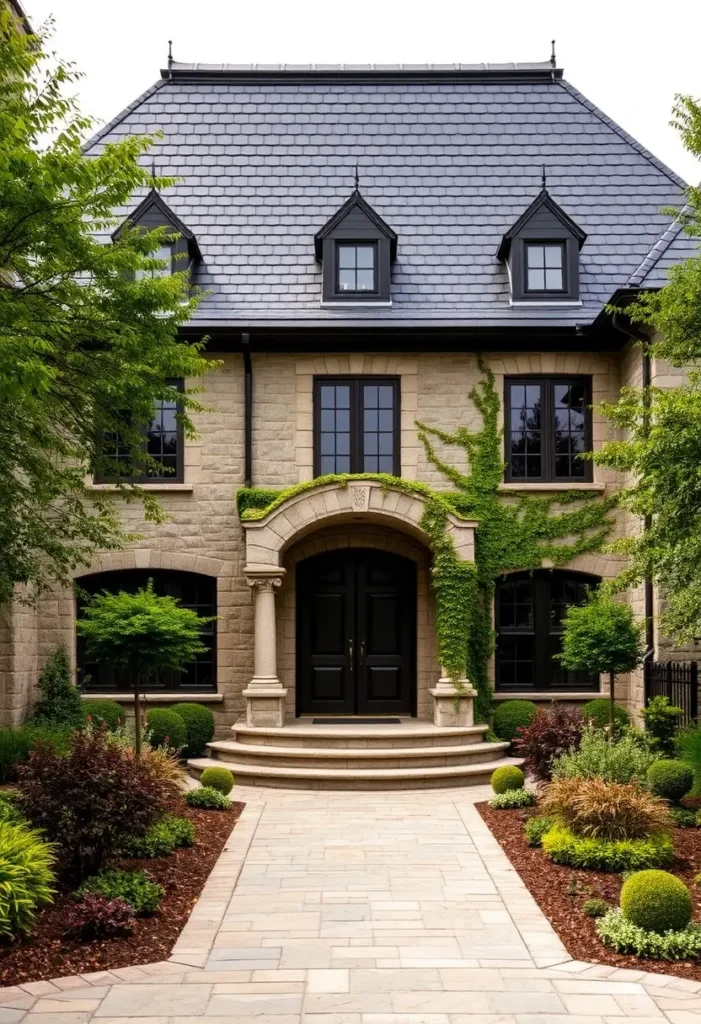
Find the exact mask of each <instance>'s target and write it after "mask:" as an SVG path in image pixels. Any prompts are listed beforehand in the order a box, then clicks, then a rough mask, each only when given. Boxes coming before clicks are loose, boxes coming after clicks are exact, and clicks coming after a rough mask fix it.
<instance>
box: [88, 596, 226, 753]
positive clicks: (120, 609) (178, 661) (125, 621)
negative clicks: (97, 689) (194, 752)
mask: <svg viewBox="0 0 701 1024" xmlns="http://www.w3.org/2000/svg"><path fill="white" fill-rule="evenodd" d="M83 615H84V618H82V619H79V620H78V622H77V623H76V626H77V630H78V632H79V633H80V634H81V636H83V637H85V640H86V645H87V653H88V656H89V657H90V658H92V659H93V660H95V661H98V662H100V661H105V662H110V663H111V664H113V665H124V666H125V667H127V668H128V669H129V672H130V675H131V678H132V683H133V688H134V732H135V753H136V757H137V758H138V757H140V754H141V714H140V708H139V700H140V696H139V695H140V691H141V688H142V686H143V683H145V682H146V681H147V680H149V679H150V678H152V677H153V676H154V675H155V673H156V672H158V670H159V669H163V668H172V669H175V670H176V671H181V670H182V668H183V666H184V665H185V664H187V662H188V661H192V659H193V658H194V657H195V656H196V655H197V654H202V653H204V651H205V650H206V647H205V645H204V644H203V643H202V640H201V638H200V634H201V632H202V627H203V626H204V625H205V624H207V623H209V622H212V618H211V617H204V616H203V617H200V616H199V615H198V614H197V612H194V611H192V610H191V609H189V608H182V607H181V606H180V605H179V604H178V602H177V601H176V600H175V598H173V597H159V596H158V595H156V594H155V593H154V591H153V580H149V582H148V584H147V586H145V587H143V588H142V589H141V590H137V591H136V593H134V594H127V593H125V592H124V591H119V593H117V594H110V593H108V592H107V591H103V592H102V593H101V594H96V595H95V596H94V597H93V598H91V600H90V602H89V603H88V604H87V605H86V606H85V608H84V610H83ZM179 721H182V720H181V719H179ZM184 731H185V730H184V729H183V733H184ZM184 742H185V738H183V743H184Z"/></svg>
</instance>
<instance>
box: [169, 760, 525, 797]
mask: <svg viewBox="0 0 701 1024" xmlns="http://www.w3.org/2000/svg"><path fill="white" fill-rule="evenodd" d="M216 763H218V762H216V761H215V760H214V759H211V758H206V757H202V758H195V759H193V760H191V761H188V768H189V770H190V774H191V775H193V776H194V777H195V778H199V776H200V775H201V774H202V772H203V771H204V769H205V768H208V767H211V766H212V765H213V764H216ZM520 764H522V761H521V759H519V758H514V757H501V758H497V759H495V760H492V761H485V762H482V763H479V762H478V763H477V764H460V765H444V766H441V767H437V768H352V769H343V768H337V767H330V766H328V765H324V766H323V767H317V766H314V767H305V768H287V767H284V766H271V765H262V764H261V765H256V764H246V763H242V762H236V761H229V762H227V768H230V769H231V771H232V772H233V773H234V778H235V779H236V781H237V783H239V785H242V786H267V787H269V788H274V789H315V790H316V789H320V790H321V789H347V790H390V789H392V790H396V789H427V788H433V789H436V788H450V787H452V786H478V785H484V784H485V783H488V782H489V777H490V775H491V773H492V772H493V771H494V769H495V768H501V767H502V765H520Z"/></svg>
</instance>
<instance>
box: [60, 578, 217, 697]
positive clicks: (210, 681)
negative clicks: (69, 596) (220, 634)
mask: <svg viewBox="0 0 701 1024" xmlns="http://www.w3.org/2000/svg"><path fill="white" fill-rule="evenodd" d="M149 580H153V589H154V591H155V592H156V593H157V594H158V595H160V596H167V597H174V598H176V600H177V601H178V602H179V603H180V604H181V605H182V606H183V607H184V608H190V609H191V610H192V611H195V612H197V614H198V615H199V616H200V617H209V616H212V615H216V614H217V581H216V579H215V578H214V577H212V576H202V575H200V574H199V573H194V572H176V571H175V570H172V571H171V570H166V569H127V570H123V571H117V572H101V573H96V574H94V575H91V576H84V577H82V578H81V579H79V580H77V583H78V588H79V589H78V594H79V596H78V617H80V615H81V612H82V609H83V607H84V605H85V601H86V596H85V595H88V596H91V595H93V594H97V593H101V592H102V591H103V590H106V591H108V592H109V593H118V592H119V591H121V590H123V591H126V593H132V594H133V593H134V592H135V591H137V590H140V589H141V588H142V587H145V586H146V584H147V583H148V581H149ZM216 627H217V623H216V620H215V621H213V622H209V623H207V624H206V625H205V626H203V628H202V632H201V634H200V639H201V640H202V643H203V644H204V645H205V648H206V649H205V650H204V651H203V652H202V653H201V654H198V655H197V656H196V657H195V659H194V660H193V661H191V662H188V664H187V665H185V667H184V668H183V670H182V672H176V671H175V670H173V669H161V670H159V671H158V672H157V673H156V675H155V676H154V677H153V678H151V679H150V680H149V681H148V682H147V684H146V686H145V689H146V690H149V691H154V690H155V691H162V692H167V693H171V692H175V693H177V692H187V693H211V692H216V689H217V672H216V652H217V630H216ZM76 663H77V667H78V681H79V683H80V685H81V686H82V688H83V689H85V690H87V691H88V692H92V693H108V692H110V691H112V692H116V693H129V692H130V691H131V689H132V686H133V680H131V679H130V677H129V670H128V668H127V667H125V666H120V665H112V664H105V663H99V664H98V663H96V662H92V661H90V660H89V658H88V655H87V653H86V650H85V642H84V641H83V640H82V639H81V638H80V637H78V641H77V659H76Z"/></svg>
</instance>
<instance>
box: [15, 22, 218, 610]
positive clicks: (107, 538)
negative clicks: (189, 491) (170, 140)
mask: <svg viewBox="0 0 701 1024" xmlns="http://www.w3.org/2000/svg"><path fill="white" fill-rule="evenodd" d="M47 49H50V40H48V39H47V38H46V32H45V30H44V29H41V30H40V32H39V34H38V35H37V36H31V37H29V36H26V35H24V33H20V32H17V31H16V25H15V18H14V15H13V13H12V9H11V5H8V4H2V5H0V154H2V159H1V160H0V195H2V203H1V204H0V266H1V267H2V269H3V274H2V279H0V405H1V407H2V409H3V416H2V419H1V420H0V479H2V481H3V486H2V488H0V602H4V601H7V600H9V599H10V598H11V597H12V593H13V588H14V586H15V584H17V583H27V584H31V585H32V586H33V587H34V588H35V590H36V591H42V590H45V589H50V588H51V587H52V586H53V585H55V584H56V583H57V582H58V583H60V584H63V585H69V584H70V583H71V578H72V576H73V571H74V570H75V569H76V567H78V566H81V565H87V564H89V563H90V562H91V560H92V558H93V556H94V553H95V551H96V550H100V549H110V548H118V547H123V546H124V543H125V542H126V540H127V539H128V535H126V534H125V533H124V531H123V528H122V526H121V525H120V516H119V508H118V505H117V504H116V503H115V501H114V500H113V496H112V495H110V494H108V493H105V492H104V491H102V492H100V491H97V492H96V491H91V489H90V487H89V485H88V483H87V482H86V481H88V480H89V479H90V477H91V476H92V475H93V474H95V473H98V474H102V475H103V476H104V477H106V478H107V479H108V480H109V481H115V482H117V483H120V485H121V487H122V495H123V496H124V497H126V498H127V499H128V500H131V501H138V502H140V503H143V506H144V510H145V515H146V518H147V519H149V520H151V521H153V522H162V521H163V520H164V513H163V510H162V509H161V507H160V505H159V504H158V502H157V500H156V499H155V496H154V495H153V494H149V493H148V492H147V491H143V489H140V488H137V489H134V488H131V487H125V486H124V481H125V479H128V478H129V477H132V476H134V475H140V474H142V473H144V472H149V471H150V472H155V471H156V467H157V464H156V463H154V461H153V460H152V459H151V458H150V457H149V456H147V455H146V453H145V450H144V446H143V435H142V433H141V431H140V429H139V428H140V427H141V425H143V424H145V423H148V422H149V421H150V420H151V418H152V416H153V412H154V406H155V403H156V401H157V400H159V399H161V398H175V396H176V392H175V391H174V390H173V388H172V387H170V386H169V384H168V381H169V380H171V379H172V378H197V377H200V376H201V375H203V374H205V373H207V372H208V371H210V370H211V369H213V368H214V367H215V366H216V365H217V364H216V362H214V361H210V360H208V359H205V358H204V356H203V354H202V347H203V346H202V344H200V343H194V344H192V343H190V344H187V345H183V344H182V343H181V342H180V340H179V338H178V328H179V327H180V326H181V325H182V324H185V323H186V322H187V321H189V320H190V318H191V316H192V314H193V312H194V310H195V308H196V306H197V302H198V295H197V293H196V291H191V290H190V288H189V283H188V279H187V274H186V272H185V270H184V269H183V271H179V272H178V273H175V274H173V275H172V276H165V277H163V276H158V275H156V276H153V275H152V274H150V273H148V274H145V275H143V276H140V277H139V278H138V279H137V277H136V273H135V272H136V271H137V270H139V269H143V270H155V269H158V268H160V267H161V266H162V264H161V262H160V261H159V260H157V259H156V258H155V257H154V255H153V254H154V253H155V252H156V251H157V249H158V248H159V246H161V245H163V244H164V243H165V242H166V240H167V239H170V238H172V237H173V232H172V231H169V230H168V229H166V228H158V229H156V230H155V231H151V232H143V231H141V230H139V229H133V230H128V229H127V230H124V231H123V232H122V233H121V234H120V236H119V238H118V240H117V241H115V242H114V244H109V245H105V244H104V240H105V235H106V234H107V235H109V233H110V232H111V231H112V229H113V228H114V227H115V226H116V224H117V220H116V219H115V217H114V215H113V211H114V210H116V209H118V208H122V209H123V208H124V207H128V208H131V209H133V208H134V205H135V199H134V196H135V195H138V194H139V193H141V192H142V191H143V190H148V189H150V188H151V187H152V186H153V185H154V184H155V186H156V188H159V189H165V188H168V187H170V186H171V185H172V184H173V183H174V179H169V178H157V179H156V181H155V182H154V181H153V179H152V176H151V166H150V161H148V160H147V159H145V157H146V153H147V151H148V150H149V148H150V147H151V145H152V144H153V143H155V142H156V141H157V136H135V135H125V136H124V137H123V139H121V140H120V141H119V142H118V143H110V144H108V145H106V146H101V147H99V150H98V149H94V148H93V149H92V150H91V152H90V158H89V159H86V158H85V156H84V155H83V153H82V151H81V145H82V143H83V141H84V140H85V137H86V136H87V135H88V134H89V133H91V132H92V131H93V130H94V125H93V123H92V122H91V121H90V119H88V118H86V117H84V116H82V115H81V114H80V113H79V111H78V108H77V101H76V99H75V96H76V82H77V80H78V78H79V76H78V74H77V73H76V72H75V71H74V70H73V69H72V68H71V67H70V65H68V64H66V63H64V62H58V63H57V62H56V61H55V59H54V58H53V57H52V55H51V54H49V53H47ZM98 236H101V237H98ZM177 398H178V401H179V402H180V407H181V413H180V416H181V422H182V424H183V428H184V430H185V433H186V434H187V435H188V436H193V434H194V426H193V423H192V419H191V414H192V412H193V411H196V410H199V409H201V406H200V405H199V403H198V402H197V401H196V400H195V398H194V397H193V394H191V393H187V394H184V395H180V394H178V395H177ZM114 433H119V436H120V450H122V451H124V452H125V454H126V455H127V458H126V459H125V460H124V461H121V460H120V462H119V463H117V462H116V461H114V460H110V459H108V458H106V456H105V452H104V451H103V447H102V443H101V440H100V439H101V437H103V436H104V435H105V434H114ZM120 504H121V502H120Z"/></svg>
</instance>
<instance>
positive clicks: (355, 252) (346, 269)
mask: <svg viewBox="0 0 701 1024" xmlns="http://www.w3.org/2000/svg"><path fill="white" fill-rule="evenodd" d="M376 251H377V247H376V246H375V245H374V244H367V243H364V244H360V243H355V242H353V243H348V242H338V243H337V246H336V260H337V286H338V287H337V290H338V291H339V292H350V293H352V292H374V291H377V280H376V275H375V254H376Z"/></svg>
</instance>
